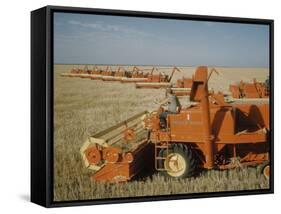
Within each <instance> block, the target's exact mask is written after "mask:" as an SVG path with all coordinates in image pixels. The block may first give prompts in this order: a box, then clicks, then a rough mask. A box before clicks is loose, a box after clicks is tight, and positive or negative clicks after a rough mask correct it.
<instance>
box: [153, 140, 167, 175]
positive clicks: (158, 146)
mask: <svg viewBox="0 0 281 214" xmlns="http://www.w3.org/2000/svg"><path fill="white" fill-rule="evenodd" d="M154 148H155V153H154V154H155V169H156V170H158V171H165V170H166V169H165V166H164V160H165V159H166V158H167V156H168V153H169V143H168V142H158V143H155V147H154ZM161 150H164V151H163V152H162V154H163V156H160V155H159V153H160V151H161ZM161 160H162V161H161ZM160 162H161V164H160Z"/></svg>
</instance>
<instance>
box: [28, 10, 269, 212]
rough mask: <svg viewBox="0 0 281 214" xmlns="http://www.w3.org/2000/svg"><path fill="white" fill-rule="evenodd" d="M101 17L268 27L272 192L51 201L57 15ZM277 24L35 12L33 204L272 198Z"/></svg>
mask: <svg viewBox="0 0 281 214" xmlns="http://www.w3.org/2000/svg"><path fill="white" fill-rule="evenodd" d="M54 12H64V13H82V14H102V15H117V16H131V17H148V18H163V19H183V20H200V21H214V22H229V23H249V24H261V25H268V26H269V28H270V36H269V37H270V55H269V58H270V66H269V70H270V85H271V87H270V126H271V132H270V154H271V155H270V164H271V171H270V173H271V175H270V189H266V190H245V191H231V192H213V193H210V192H208V193H196V194H184V195H167V196H147V197H133V198H118V199H102V200H100V199H99V200H85V201H64V202H54V201H53V128H54V127H53V104H54V101H53V94H54V88H53V86H54V83H53V61H54V54H53V14H54ZM273 71H274V21H273V20H269V19H250V18H238V17H220V16H202V15H187V14H171V13H158V12H143V11H141V12H140V11H125V10H108V9H92V8H78V7H61V6H46V7H43V8H40V9H37V10H34V11H32V12H31V201H32V202H34V203H36V204H39V205H42V206H44V207H62V206H77V205H96V204H113V203H126V202H145V201H159V200H177V199H189V198H207V197H225V196H238V195H254V194H268V193H273V192H274V100H273V97H274V85H273V83H274V79H273V77H274V72H273Z"/></svg>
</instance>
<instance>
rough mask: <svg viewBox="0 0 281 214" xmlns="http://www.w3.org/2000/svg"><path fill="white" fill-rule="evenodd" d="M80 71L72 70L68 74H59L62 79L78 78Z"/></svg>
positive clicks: (77, 69)
mask: <svg viewBox="0 0 281 214" xmlns="http://www.w3.org/2000/svg"><path fill="white" fill-rule="evenodd" d="M80 72H81V69H79V68H72V69H71V70H70V72H68V73H61V74H60V76H62V77H79V75H80Z"/></svg>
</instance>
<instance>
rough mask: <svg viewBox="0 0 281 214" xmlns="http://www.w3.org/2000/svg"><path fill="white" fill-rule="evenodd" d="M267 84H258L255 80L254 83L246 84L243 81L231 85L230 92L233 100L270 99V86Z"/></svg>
mask: <svg viewBox="0 0 281 214" xmlns="http://www.w3.org/2000/svg"><path fill="white" fill-rule="evenodd" d="M267 81H268V80H267ZM267 81H266V82H267ZM266 82H265V83H263V82H257V81H256V79H253V83H245V82H243V81H242V80H241V81H240V83H239V84H236V85H230V86H229V91H230V92H231V94H232V97H233V98H268V97H269V84H266Z"/></svg>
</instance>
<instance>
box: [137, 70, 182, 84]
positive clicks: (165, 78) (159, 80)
mask: <svg viewBox="0 0 281 214" xmlns="http://www.w3.org/2000/svg"><path fill="white" fill-rule="evenodd" d="M155 71H158V74H154V73H153V72H155ZM176 71H179V72H180V69H178V68H177V67H174V68H173V70H172V73H171V75H170V76H169V75H166V74H164V73H163V72H159V69H158V68H155V67H153V69H152V71H151V73H150V74H149V75H148V76H147V80H146V81H145V82H137V83H136V88H154V89H158V88H170V87H171V86H172V83H171V80H172V78H173V75H174V73H175V72H176Z"/></svg>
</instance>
